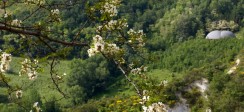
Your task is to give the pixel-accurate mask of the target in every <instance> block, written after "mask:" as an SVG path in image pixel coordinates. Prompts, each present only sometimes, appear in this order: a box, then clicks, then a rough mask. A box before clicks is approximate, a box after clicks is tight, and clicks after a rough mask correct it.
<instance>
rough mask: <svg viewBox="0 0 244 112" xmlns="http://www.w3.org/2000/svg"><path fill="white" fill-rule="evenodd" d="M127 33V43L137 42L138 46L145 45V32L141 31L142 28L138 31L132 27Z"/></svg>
mask: <svg viewBox="0 0 244 112" xmlns="http://www.w3.org/2000/svg"><path fill="white" fill-rule="evenodd" d="M127 34H128V35H129V37H130V40H129V43H132V44H137V46H138V47H143V46H145V42H144V39H143V37H144V36H145V34H144V33H143V30H139V31H137V32H136V31H134V30H133V29H130V30H129V31H128V32H127Z"/></svg>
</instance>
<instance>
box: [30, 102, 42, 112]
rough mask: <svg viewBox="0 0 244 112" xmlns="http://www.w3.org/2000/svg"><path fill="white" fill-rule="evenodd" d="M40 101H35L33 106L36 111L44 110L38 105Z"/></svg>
mask: <svg viewBox="0 0 244 112" xmlns="http://www.w3.org/2000/svg"><path fill="white" fill-rule="evenodd" d="M38 104H39V103H38V102H35V103H34V104H33V106H32V107H33V108H34V109H35V112H40V111H42V110H41V108H40V107H39V106H38ZM32 111H33V110H31V112H32Z"/></svg>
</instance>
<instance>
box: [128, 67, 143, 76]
mask: <svg viewBox="0 0 244 112" xmlns="http://www.w3.org/2000/svg"><path fill="white" fill-rule="evenodd" d="M146 71H147V67H145V66H141V67H139V68H133V69H131V71H130V72H131V73H132V74H139V75H141V74H142V73H143V72H146Z"/></svg>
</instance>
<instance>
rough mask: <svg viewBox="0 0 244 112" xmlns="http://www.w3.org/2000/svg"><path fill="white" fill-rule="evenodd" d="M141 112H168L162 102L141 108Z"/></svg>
mask: <svg viewBox="0 0 244 112" xmlns="http://www.w3.org/2000/svg"><path fill="white" fill-rule="evenodd" d="M142 109H143V112H168V111H167V108H166V106H165V105H164V104H163V103H162V102H158V103H153V104H152V105H150V106H148V107H146V106H142Z"/></svg>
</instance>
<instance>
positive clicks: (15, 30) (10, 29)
mask: <svg viewBox="0 0 244 112" xmlns="http://www.w3.org/2000/svg"><path fill="white" fill-rule="evenodd" d="M0 30H4V31H8V32H11V33H16V34H24V35H32V36H35V37H42V38H43V39H45V40H48V41H50V42H55V43H59V44H62V45H67V46H81V47H85V46H89V45H88V44H87V43H80V42H66V41H62V40H57V39H53V38H50V37H49V36H47V35H44V34H42V33H41V31H40V30H37V29H36V30H33V31H30V30H25V29H21V28H16V27H13V26H9V25H7V24H3V23H0Z"/></svg>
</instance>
